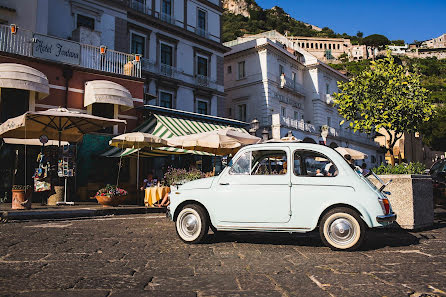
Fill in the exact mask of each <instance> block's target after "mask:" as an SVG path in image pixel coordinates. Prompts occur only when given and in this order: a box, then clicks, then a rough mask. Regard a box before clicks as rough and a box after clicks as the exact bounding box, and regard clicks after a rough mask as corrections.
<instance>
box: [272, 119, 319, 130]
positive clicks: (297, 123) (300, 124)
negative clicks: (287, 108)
mask: <svg viewBox="0 0 446 297" xmlns="http://www.w3.org/2000/svg"><path fill="white" fill-rule="evenodd" d="M280 124H281V125H283V126H285V127H288V128H292V129H296V130H301V131H305V132H313V133H315V132H316V127H315V126H314V125H312V124H309V123H305V121H304V120H295V119H292V118H289V117H284V116H282V117H280Z"/></svg>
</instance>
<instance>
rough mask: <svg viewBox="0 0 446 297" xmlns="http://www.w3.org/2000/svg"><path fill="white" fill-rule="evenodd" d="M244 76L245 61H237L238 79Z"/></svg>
mask: <svg viewBox="0 0 446 297" xmlns="http://www.w3.org/2000/svg"><path fill="white" fill-rule="evenodd" d="M245 76H246V73H245V61H241V62H238V79H242V78H244V77H245Z"/></svg>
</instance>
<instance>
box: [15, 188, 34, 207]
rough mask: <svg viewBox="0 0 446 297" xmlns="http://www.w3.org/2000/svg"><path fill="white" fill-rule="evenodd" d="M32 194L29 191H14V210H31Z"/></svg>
mask: <svg viewBox="0 0 446 297" xmlns="http://www.w3.org/2000/svg"><path fill="white" fill-rule="evenodd" d="M31 194H32V191H31V190H30V189H29V190H12V209H31Z"/></svg>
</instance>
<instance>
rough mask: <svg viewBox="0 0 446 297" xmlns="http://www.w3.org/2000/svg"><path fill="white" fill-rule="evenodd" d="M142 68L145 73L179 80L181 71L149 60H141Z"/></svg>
mask: <svg viewBox="0 0 446 297" xmlns="http://www.w3.org/2000/svg"><path fill="white" fill-rule="evenodd" d="M141 62H142V63H141V68H142V70H144V71H147V72H152V73H155V74H159V75H163V76H167V77H172V78H177V77H178V75H179V74H180V71H178V69H177V68H176V67H173V66H171V65H167V64H160V65H156V63H155V62H152V61H150V60H149V59H144V58H143V59H141Z"/></svg>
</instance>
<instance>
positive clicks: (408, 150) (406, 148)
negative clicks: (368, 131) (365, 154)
mask: <svg viewBox="0 0 446 297" xmlns="http://www.w3.org/2000/svg"><path fill="white" fill-rule="evenodd" d="M380 134H381V135H379V136H377V137H376V138H375V141H376V142H378V143H379V144H380V145H381V146H385V145H386V142H387V141H388V140H389V139H388V138H389V136H388V135H387V133H386V132H384V131H380ZM393 154H394V156H395V163H398V162H406V163H409V162H420V163H423V164H424V165H426V167H427V168H429V167H430V166H431V165H432V164H433V163H434V162H435V161H436V160H438V159H443V158H445V156H446V155H445V152H440V151H433V150H431V149H430V148H429V147H428V146H427V145H425V144H423V142H422V136H421V135H420V134H419V133H412V134H411V133H404V134H403V137H401V139H399V140H398V141H397V142H396V144H395V146H394V148H393ZM386 161H387V162H388V163H390V154H389V153H387V154H386Z"/></svg>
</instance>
